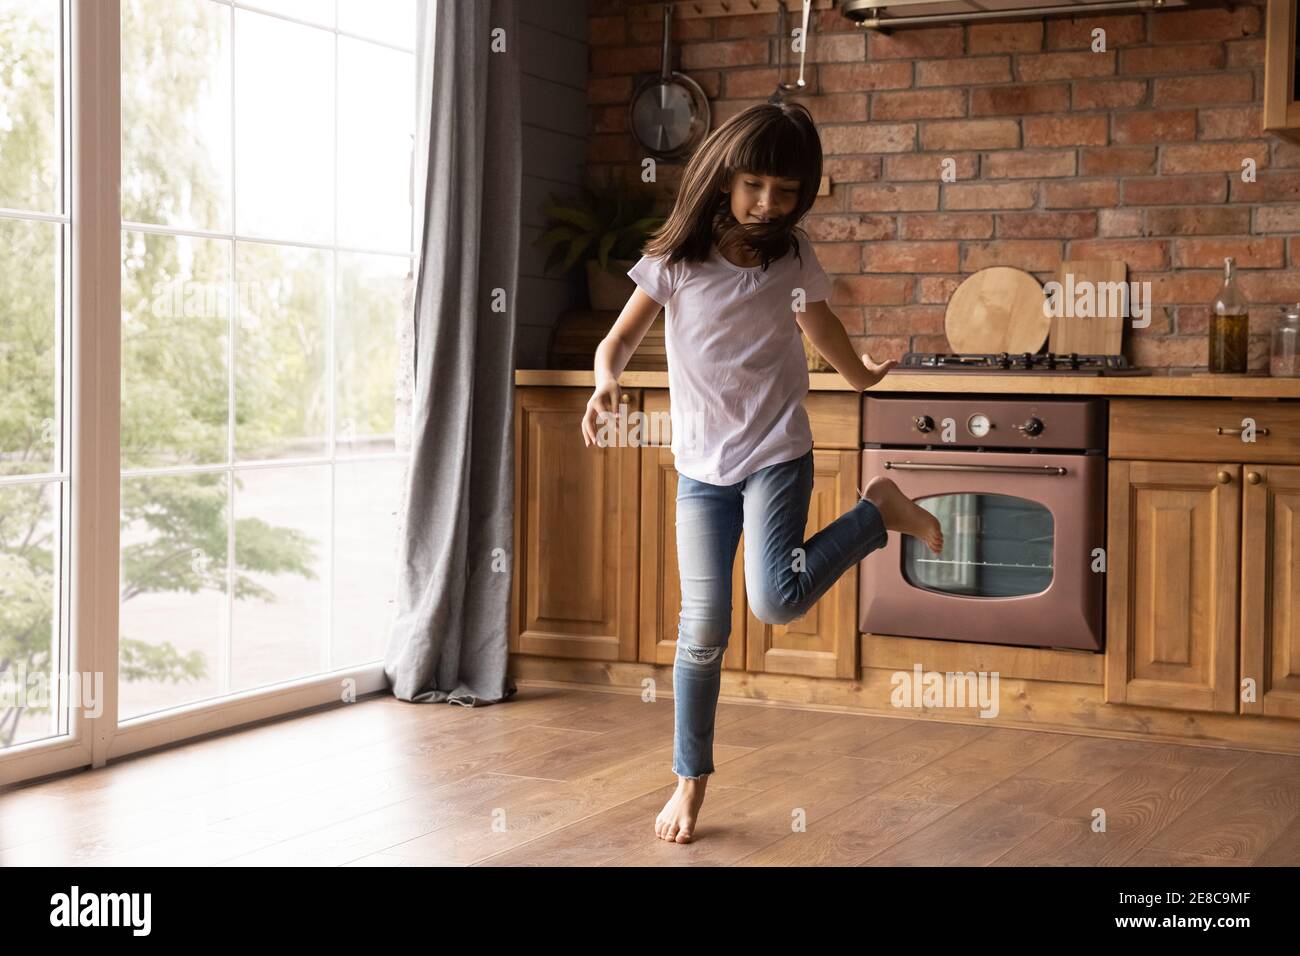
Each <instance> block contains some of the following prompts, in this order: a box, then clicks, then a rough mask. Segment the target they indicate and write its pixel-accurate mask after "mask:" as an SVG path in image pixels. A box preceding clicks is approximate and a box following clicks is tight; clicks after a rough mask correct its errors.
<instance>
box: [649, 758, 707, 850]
mask: <svg viewBox="0 0 1300 956" xmlns="http://www.w3.org/2000/svg"><path fill="white" fill-rule="evenodd" d="M708 782H709V778H708V775H707V774H706V775H705V776H702V777H700V778H699V779H698V780H692V779H690V778H688V777H678V778H677V790H676V792H674V793H673V795H672V796H671V797H669V798H668V802H667V803H665V804H664V808H663V809H662V810H660V811H659V816H657V817H655V836H657V837H659V839H661V840H667V841H668V842H669V843H690V842H691V840H693V839H694V838H695V819H696V817H698V816H699V815H700V807H701V806H702V805H703V803H704V788H705V787H706V786H707V785H708Z"/></svg>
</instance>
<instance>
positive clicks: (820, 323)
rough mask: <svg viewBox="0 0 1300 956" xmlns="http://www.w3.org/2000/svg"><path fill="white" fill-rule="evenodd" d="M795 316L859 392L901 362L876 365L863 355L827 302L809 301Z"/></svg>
mask: <svg viewBox="0 0 1300 956" xmlns="http://www.w3.org/2000/svg"><path fill="white" fill-rule="evenodd" d="M795 318H796V321H798V323H799V328H801V329H803V331H804V334H805V335H807V336H808V341H810V342H812V344H813V347H814V348H816V349H817V351H818V352H820V353H821V354H822V356H823V357H824V358H825V359H826V361H828V362H830V363H831V365H832V366H833V367H834V368H835V371H837V372H839V373H840V374H841V375H843V376H844V380H845V381H847V382H848V383H849V384H850V385H852V386H853V387H854V388H855V389H857V390H858V391H859V392H861V391H864V390H865V389H868V388H870V387H871V386H872V385H875V384H876V383H877V382H879V381H880V380H881V379H882V378H884V377H885V374H886V373H887V372H888V371H889V370H890V369H891V368H893V367H894V366H895V365H896V364H897V363H896V362H895V361H894V360H893V359H889V360H887V361H884V362H881V363H880V364H876V363H875V362H873V361H871V356H870V355H862V356H861V357H859V356H858V354H857V352H855V351H854V349H853V343H852V342H850V341H849V336H848V333H847V332H845V331H844V325H843V323H841V322H840V320H839V318H838V317H837V316H836V315H835V313H834V312H832V311H831V310H830V306H828V305H827V304H826V303H825V302H824V301H823V302H809V303H808V308H807V310H806V311H804V312H796V313H795Z"/></svg>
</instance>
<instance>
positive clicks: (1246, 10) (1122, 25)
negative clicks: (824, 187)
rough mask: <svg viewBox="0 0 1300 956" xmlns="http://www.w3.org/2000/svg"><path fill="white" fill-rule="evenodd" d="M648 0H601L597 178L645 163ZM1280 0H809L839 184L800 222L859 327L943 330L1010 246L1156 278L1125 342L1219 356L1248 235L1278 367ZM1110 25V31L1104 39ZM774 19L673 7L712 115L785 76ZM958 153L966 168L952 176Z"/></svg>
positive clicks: (686, 66) (816, 86)
mask: <svg viewBox="0 0 1300 956" xmlns="http://www.w3.org/2000/svg"><path fill="white" fill-rule="evenodd" d="M642 5H643V4H642V3H640V0H589V7H588V10H589V13H590V16H589V20H588V23H589V27H590V33H589V42H590V75H589V77H588V107H587V109H588V114H589V120H590V125H589V134H590V135H589V140H588V152H587V161H588V163H587V164H588V169H589V171H590V172H591V173H592V174H593V175H594V176H595V177H596V178H597V179H598V180H602V181H603V180H606V179H608V178H610V177H616V178H619V179H623V180H624V181H627V182H635V183H639V182H640V180H639V172H640V167H639V161H640V159H641V158H642V156H641V154H640V151H639V147H638V146H637V144H636V141H635V140H634V139H633V138H632V136H631V134H630V133H629V132H628V129H627V104H628V101H629V99H630V97H631V95H632V91H633V90H634V89H635V88H636V84H637V83H638V82H639V81H640V80H641V79H642V78H644V76H645V75H647V73H648V72H653V71H657V70H658V69H659V62H660V58H661V55H662V47H661V44H662V20H661V19H658V18H650V19H648V20H643V19H640V18H638V17H633V16H631V15H629V10H630V9H631V8H632V7H636V6H642ZM655 9H659V7H658V5H656V6H655ZM1263 12H1264V7H1263V3H1262V0H1261V2H1259V3H1257V4H1250V3H1247V4H1244V5H1238V6H1236V7H1235V8H1231V9H1229V8H1226V7H1222V8H1220V7H1212V8H1203V9H1196V10H1185V11H1177V10H1175V11H1167V12H1156V13H1133V14H1120V15H1113V16H1097V17H1088V18H1077V19H1074V18H1055V19H1048V20H1043V19H1032V20H1021V21H1010V22H1002V23H982V24H954V25H949V26H943V27H936V28H917V29H907V30H898V31H896V32H895V33H893V34H892V35H890V36H884V35H880V34H877V33H872V32H868V31H863V30H862V29H861V28H859V27H856V26H854V25H853V24H852V23H851V22H850V21H849V20H847V19H845V18H844V17H843V16H841V15H840V14H839V12H838V11H836V10H827V11H814V14H813V16H814V20H813V25H812V27H811V29H810V34H811V37H812V40H811V44H810V48H809V57H808V59H809V63H810V66H809V67H808V68H807V69H806V70H805V78H806V79H807V80H808V82H809V87H808V93H807V95H803V96H799V97H792V98H793V99H797V100H798V101H799V102H802V103H804V104H805V105H806V106H807V107H808V108H809V110H810V111H811V112H812V115H813V117H814V119H815V120H816V121H817V125H818V129H819V131H820V133H821V138H822V147H823V151H824V158H825V170H824V171H825V173H826V174H827V175H829V176H830V177H831V180H832V190H831V194H830V195H829V196H822V197H819V198H818V200H817V203H816V205H815V206H814V207H813V209H812V212H811V213H810V214H809V216H808V217H807V219H805V220H804V223H803V225H804V227H805V228H806V229H807V230H808V232H809V234H810V235H811V236H812V238H813V240H814V241H815V242H816V248H817V253H818V256H819V258H820V259H821V262H822V264H823V266H824V267H825V269H826V271H827V272H828V273H831V275H832V278H833V279H834V286H835V291H834V294H833V298H832V306H833V308H834V310H835V312H836V314H837V315H838V316H839V317H840V318H841V319H842V320H843V322H844V325H845V327H846V329H847V330H848V332H849V334H850V336H851V337H852V338H853V339H854V341H855V343H856V344H857V345H859V346H860V347H861V349H865V350H870V351H871V352H872V354H873V356H874V357H876V358H879V357H880V356H882V355H883V356H886V357H898V356H901V355H902V353H903V352H904V351H906V350H908V349H914V350H917V351H939V350H946V349H947V348H948V345H947V341H946V340H945V338H944V336H943V315H944V308H945V304H946V303H947V301H948V299H949V297H950V296H951V295H952V292H953V290H954V289H955V288H956V287H957V285H958V284H959V283H960V282H961V280H962V279H963V278H964V277H965V276H966V275H969V274H970V273H972V272H974V271H976V270H978V269H982V268H984V267H986V266H992V265H1008V266H1015V267H1018V268H1021V269H1025V270H1026V271H1028V272H1031V273H1033V274H1034V276H1035V277H1036V278H1038V279H1039V280H1040V281H1042V282H1046V281H1048V280H1049V279H1051V278H1052V273H1053V270H1054V268H1055V267H1056V265H1057V264H1058V263H1059V262H1060V261H1061V259H1062V258H1081V257H1093V256H1096V257H1102V258H1118V259H1123V260H1124V261H1125V262H1127V263H1128V269H1129V279H1130V280H1136V281H1150V283H1151V295H1152V302H1153V308H1152V313H1151V324H1150V326H1149V327H1148V328H1146V329H1141V330H1135V329H1131V328H1130V329H1127V330H1126V331H1125V339H1126V340H1125V346H1124V349H1125V352H1126V353H1127V354H1128V356H1129V358H1130V360H1132V361H1135V362H1137V363H1138V364H1140V365H1143V366H1148V367H1152V368H1159V369H1187V368H1192V367H1195V366H1198V365H1199V366H1204V364H1205V362H1206V339H1205V333H1206V317H1207V313H1208V305H1209V303H1211V302H1212V301H1213V300H1214V297H1215V295H1216V294H1217V292H1218V290H1219V288H1220V286H1221V284H1222V270H1223V258H1224V256H1229V255H1231V256H1234V257H1235V258H1236V262H1237V266H1238V269H1239V270H1240V279H1241V287H1242V291H1243V292H1244V293H1245V295H1246V297H1247V299H1248V301H1249V302H1250V303H1251V332H1252V341H1251V367H1252V368H1263V367H1265V366H1266V365H1267V355H1268V334H1267V333H1268V330H1269V329H1270V328H1271V325H1272V322H1273V319H1274V317H1275V315H1276V314H1277V306H1278V305H1281V304H1283V303H1285V302H1288V301H1290V302H1292V303H1294V302H1296V301H1300V240H1298V239H1297V238H1296V237H1295V235H1294V234H1295V233H1296V232H1297V231H1300V146H1297V145H1296V144H1293V143H1289V142H1287V141H1286V140H1284V139H1281V138H1280V137H1278V136H1276V135H1274V134H1271V133H1264V132H1263V131H1262V130H1261V102H1262V87H1263V78H1264V41H1263V30H1264V26H1263ZM790 24H791V26H793V25H794V18H791V20H790ZM1095 27H1102V28H1104V29H1105V33H1106V51H1105V52H1100V53H1094V52H1092V51H1091V50H1090V49H1089V47H1090V45H1091V42H1092V30H1093V29H1094V28H1095ZM775 32H776V14H759V15H748V16H732V17H725V18H701V19H685V18H678V19H677V20H676V22H675V26H674V54H675V56H674V59H675V66H676V68H677V69H680V70H682V71H684V72H686V73H687V74H688V75H689V76H691V77H692V78H693V79H695V80H696V81H697V82H699V83H700V85H701V86H702V87H703V88H704V90H705V92H706V93H707V94H708V96H709V100H710V104H711V107H712V109H713V111H714V124H715V125H716V124H717V123H718V122H721V121H722V120H723V119H725V118H726V117H728V116H730V115H732V114H734V113H736V112H738V111H739V110H742V109H744V108H746V107H747V106H750V105H752V104H754V103H761V102H763V101H764V100H766V99H767V97H768V96H769V95H770V94H771V92H772V90H773V89H774V88H775V86H776V82H777V69H776V66H775V64H776V63H777V58H776V52H777V51H776V46H775V43H776V40H775V39H774V37H773V35H774V34H775ZM789 60H790V57H789V56H788V55H787V75H786V76H785V77H784V79H785V80H786V81H787V82H792V81H793V80H794V78H795V76H796V75H797V68H798V64H797V60H796V62H795V64H794V66H793V67H791V66H790V65H789ZM945 157H951V158H952V159H953V160H954V161H955V163H956V176H957V179H956V181H955V182H951V183H944V182H941V181H940V179H939V162H940V160H941V159H943V158H945ZM1248 157H1249V158H1252V159H1254V160H1255V162H1256V164H1257V173H1256V181H1255V182H1253V183H1250V182H1244V181H1242V175H1241V173H1242V161H1243V160H1244V159H1246V158H1248ZM680 174H681V167H680V166H671V165H667V164H663V163H661V164H659V182H658V183H656V184H654V185H653V186H643V187H642V188H646V189H654V190H656V192H657V193H658V194H659V195H660V196H661V197H662V198H663V201H664V209H665V211H666V209H667V208H668V207H669V206H670V204H671V197H672V196H673V195H675V192H676V186H677V183H678V182H679V181H680Z"/></svg>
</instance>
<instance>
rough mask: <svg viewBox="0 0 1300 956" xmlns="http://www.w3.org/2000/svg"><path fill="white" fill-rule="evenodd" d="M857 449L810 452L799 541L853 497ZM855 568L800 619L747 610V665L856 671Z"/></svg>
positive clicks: (838, 673)
mask: <svg viewBox="0 0 1300 956" xmlns="http://www.w3.org/2000/svg"><path fill="white" fill-rule="evenodd" d="M858 458H859V456H858V453H857V452H856V451H826V450H820V449H814V450H813V469H814V475H813V491H812V500H811V501H810V502H809V504H808V524H807V526H806V527H805V530H804V537H805V539H807V538H811V537H812V536H813V535H814V534H816V533H817V532H818V531H819V530H821V529H822V528H824V527H826V526H827V525H828V524H830V523H831V522H832V521H834V520H835V519H836V518H838V517H839V516H840V515H842V514H843V513H844V512H846V511H848V510H849V509H850V508H852V507H853V506H854V505H855V504H856V503H857V500H858ZM858 568H859V565H856V564H855V565H853V567H851V568H850V569H849V570H848V571H846V572H845V573H844V574H843V575H842V576H841V577H840V579H839V580H838V581H836V582H835V583H834V584H833V585H831V587H830V589H829V590H828V591H827V592H826V593H825V594H823V595H822V596H821V599H820V600H818V601H817V603H816V604H814V605H813V606H812V607H811V608H810V609H809V611H808V613H807V614H805V615H804V616H803V617H801V618H798V619H796V620H794V621H791V622H790V623H789V624H764V623H763V622H762V621H760V620H759V619H758V618H757V617H755V616H754V615H753V614H750V615H749V622H748V625H747V627H746V633H747V635H748V638H747V640H748V644H749V653H748V665H747V666H748V669H749V670H751V671H764V672H766V673H769V674H799V675H801V676H804V677H839V678H845V679H852V678H854V677H855V676H856V675H857V654H856V653H855V652H856V649H857V641H856V638H857V632H858V627H857V610H858Z"/></svg>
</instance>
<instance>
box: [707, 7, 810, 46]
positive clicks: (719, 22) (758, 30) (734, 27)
mask: <svg viewBox="0 0 1300 956" xmlns="http://www.w3.org/2000/svg"><path fill="white" fill-rule="evenodd" d="M702 19H705V20H712V21H713V22H714V25H713V36H714V37H715V38H716V39H718V40H731V39H735V38H736V37H763V38H767V37H770V36H774V35H775V34H776V30H777V15H776V14H775V13H752V14H746V15H741V14H738V13H733V14H732V15H731V16H728V17H703V18H702ZM786 22H787V24H789V20H788V19H787V21H786ZM802 22H803V21H802V20H801V21H800V24H802ZM811 26H812V24H809V27H811ZM818 36H820V34H818Z"/></svg>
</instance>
